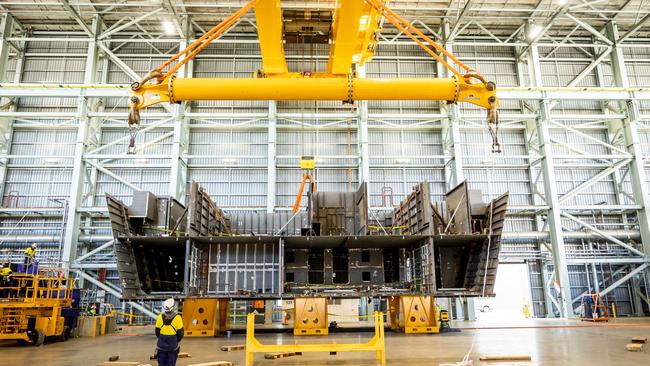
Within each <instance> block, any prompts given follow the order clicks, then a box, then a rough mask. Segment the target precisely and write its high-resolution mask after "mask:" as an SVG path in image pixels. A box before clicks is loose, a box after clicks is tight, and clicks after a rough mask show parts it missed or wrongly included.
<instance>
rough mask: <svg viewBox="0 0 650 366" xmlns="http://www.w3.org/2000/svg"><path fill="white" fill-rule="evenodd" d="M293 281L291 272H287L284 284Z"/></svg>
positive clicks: (293, 277)
mask: <svg viewBox="0 0 650 366" xmlns="http://www.w3.org/2000/svg"><path fill="white" fill-rule="evenodd" d="M294 279H295V276H294V274H293V272H287V273H285V275H284V282H293V281H294Z"/></svg>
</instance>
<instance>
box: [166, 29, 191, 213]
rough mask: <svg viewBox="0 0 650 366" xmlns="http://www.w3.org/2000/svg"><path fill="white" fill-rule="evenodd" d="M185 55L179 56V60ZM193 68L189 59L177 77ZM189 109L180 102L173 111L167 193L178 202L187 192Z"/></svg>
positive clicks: (188, 106)
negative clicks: (186, 114)
mask: <svg viewBox="0 0 650 366" xmlns="http://www.w3.org/2000/svg"><path fill="white" fill-rule="evenodd" d="M183 27H184V29H185V31H184V32H182V33H184V34H190V33H191V32H190V27H189V23H188V22H187V18H186V19H185V22H184V24H183ZM187 44H188V40H187V39H184V40H182V41H181V42H180V44H179V49H180V50H182V49H185V47H187ZM184 58H185V56H181V60H182V59H184ZM193 69H194V61H193V60H190V61H189V62H188V63H187V64H185V65H183V66H182V67H181V68H180V69H179V70H178V77H189V78H191V77H192V74H193V71H194V70H193ZM189 111H190V103H187V102H181V103H180V104H178V105H176V106H175V110H174V113H173V116H174V121H175V123H174V136H173V143H172V155H171V169H170V173H169V174H170V176H169V195H170V196H173V197H176V199H177V200H179V201H180V202H183V203H184V202H185V196H186V194H187V192H186V191H187V161H186V160H185V158H183V155H186V154H188V153H189V144H190V128H189V121H188V118H187V117H186V116H185V113H187V112H189Z"/></svg>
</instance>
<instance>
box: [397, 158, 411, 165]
mask: <svg viewBox="0 0 650 366" xmlns="http://www.w3.org/2000/svg"><path fill="white" fill-rule="evenodd" d="M395 162H396V163H397V164H406V163H410V162H411V159H406V158H399V159H397V160H395Z"/></svg>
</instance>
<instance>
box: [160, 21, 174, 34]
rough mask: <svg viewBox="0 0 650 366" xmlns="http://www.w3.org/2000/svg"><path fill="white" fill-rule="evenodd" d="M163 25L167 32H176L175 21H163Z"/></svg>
mask: <svg viewBox="0 0 650 366" xmlns="http://www.w3.org/2000/svg"><path fill="white" fill-rule="evenodd" d="M162 25H163V29H164V30H165V33H167V34H176V27H174V23H172V22H171V21H170V20H165V21H163V23H162Z"/></svg>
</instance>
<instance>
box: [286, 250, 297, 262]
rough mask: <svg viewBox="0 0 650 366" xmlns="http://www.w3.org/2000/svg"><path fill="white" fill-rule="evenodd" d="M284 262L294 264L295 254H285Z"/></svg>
mask: <svg viewBox="0 0 650 366" xmlns="http://www.w3.org/2000/svg"><path fill="white" fill-rule="evenodd" d="M284 262H285V263H295V262H296V254H295V252H293V251H287V252H286V253H285V257H284Z"/></svg>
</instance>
